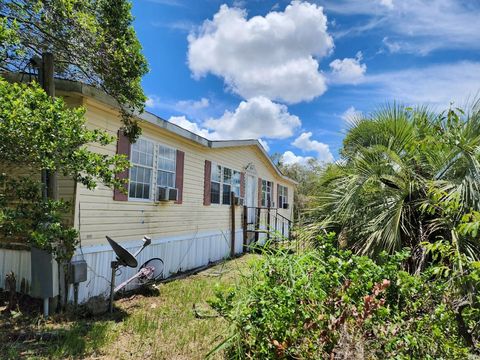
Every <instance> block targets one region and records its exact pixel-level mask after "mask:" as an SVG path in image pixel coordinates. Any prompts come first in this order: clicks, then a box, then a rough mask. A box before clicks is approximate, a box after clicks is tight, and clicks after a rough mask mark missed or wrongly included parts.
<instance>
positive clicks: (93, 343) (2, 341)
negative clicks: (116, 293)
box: [0, 297, 128, 359]
mask: <svg viewBox="0 0 480 360" xmlns="http://www.w3.org/2000/svg"><path fill="white" fill-rule="evenodd" d="M0 305H1V304H0ZM39 305H40V303H39V302H38V301H37V300H35V299H31V298H30V299H28V297H24V298H22V300H21V301H20V302H19V307H18V308H17V310H16V311H12V312H3V313H1V314H0V358H1V359H32V358H35V359H39V358H40V359H42V358H44V359H65V358H80V359H81V358H84V357H85V356H88V355H91V354H96V353H98V352H99V350H100V349H101V348H102V347H104V346H105V345H107V344H108V343H109V342H110V341H113V340H115V338H116V336H117V334H116V333H115V324H116V323H118V322H121V321H123V320H124V319H126V318H127V317H128V313H127V312H125V311H123V310H121V309H119V308H115V311H114V312H113V313H112V314H110V313H106V314H101V315H95V316H94V315H90V314H89V313H88V312H87V311H85V308H84V307H79V308H78V309H76V310H75V311H74V312H73V311H71V310H70V311H67V312H65V313H59V314H52V315H51V316H50V317H49V319H48V320H45V319H43V317H42V316H41V314H40V312H39V310H40V308H41V307H40V306H39Z"/></svg>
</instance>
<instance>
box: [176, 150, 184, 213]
mask: <svg viewBox="0 0 480 360" xmlns="http://www.w3.org/2000/svg"><path fill="white" fill-rule="evenodd" d="M184 168H185V153H184V152H183V151H180V150H177V164H176V167H175V171H176V174H175V186H176V187H177V191H178V193H177V201H175V204H181V203H182V202H183V171H184Z"/></svg>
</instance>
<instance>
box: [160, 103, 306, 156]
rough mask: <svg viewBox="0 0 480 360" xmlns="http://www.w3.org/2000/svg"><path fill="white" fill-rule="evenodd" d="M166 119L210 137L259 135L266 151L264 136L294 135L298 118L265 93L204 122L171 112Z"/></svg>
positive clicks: (298, 123)
mask: <svg viewBox="0 0 480 360" xmlns="http://www.w3.org/2000/svg"><path fill="white" fill-rule="evenodd" d="M168 121H170V122H172V123H174V124H176V125H178V126H181V127H183V128H185V129H187V130H189V131H191V132H193V133H195V134H198V135H200V136H202V137H204V138H207V139H209V140H231V139H258V140H259V141H260V143H261V144H262V146H263V147H264V148H265V150H267V151H269V146H268V142H267V141H266V140H265V138H267V139H284V138H288V137H290V136H292V135H293V133H294V131H295V129H297V128H298V127H300V125H301V121H300V119H299V118H298V117H297V116H295V115H291V114H290V113H289V112H288V110H287V107H286V106H285V105H281V104H277V103H274V102H272V101H270V100H269V99H267V98H264V97H256V98H253V99H250V100H248V101H242V102H241V103H240V104H239V105H238V107H237V108H236V109H235V111H225V113H224V114H223V115H222V116H221V117H219V118H216V119H213V118H210V119H208V120H206V121H205V122H204V123H203V124H199V123H197V122H194V121H191V120H189V119H187V117H185V116H172V117H171V118H170V119H169V120H168Z"/></svg>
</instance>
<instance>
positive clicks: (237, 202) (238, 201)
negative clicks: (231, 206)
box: [235, 196, 245, 206]
mask: <svg viewBox="0 0 480 360" xmlns="http://www.w3.org/2000/svg"><path fill="white" fill-rule="evenodd" d="M244 203H245V200H244V199H243V198H242V197H238V196H235V205H237V206H243V205H244Z"/></svg>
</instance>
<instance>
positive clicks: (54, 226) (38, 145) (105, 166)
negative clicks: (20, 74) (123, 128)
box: [0, 78, 129, 260]
mask: <svg viewBox="0 0 480 360" xmlns="http://www.w3.org/2000/svg"><path fill="white" fill-rule="evenodd" d="M114 140H115V139H114V138H113V137H112V136H110V135H108V134H107V133H106V132H104V131H101V130H88V129H87V127H86V126H85V118H84V109H82V108H80V109H70V108H68V107H67V106H66V104H65V103H64V101H63V100H62V99H60V98H58V99H52V98H50V97H49V96H48V95H47V94H46V93H45V92H44V91H43V90H42V89H41V88H39V86H38V85H36V84H35V83H34V84H31V85H27V84H12V83H9V82H7V81H5V80H2V79H1V78H0V184H2V185H3V186H1V187H0V233H1V234H2V235H3V236H4V237H5V238H7V239H12V238H14V239H18V238H20V239H23V240H27V241H29V242H31V243H32V244H34V245H37V246H39V247H41V248H45V249H48V250H50V251H52V252H54V253H56V252H58V255H60V257H61V258H62V260H69V259H70V258H71V256H72V255H73V251H74V248H75V246H74V245H75V243H76V240H77V238H76V236H73V235H75V234H74V232H72V231H71V230H70V229H69V228H68V226H64V225H63V224H62V216H59V214H61V213H62V211H63V212H64V211H65V204H64V203H63V202H62V201H52V200H49V201H44V200H43V199H42V198H41V195H40V194H41V191H40V189H41V184H40V182H39V181H35V180H34V179H35V178H28V177H25V178H19V179H15V178H13V177H12V176H11V175H10V172H11V171H10V170H11V169H18V168H25V169H28V170H29V172H32V173H37V174H39V173H40V170H50V171H57V172H59V173H61V174H63V175H65V176H68V177H71V178H72V179H74V180H75V181H77V182H80V183H82V184H83V185H85V186H86V187H87V188H89V189H93V188H95V186H96V185H97V181H101V182H102V183H104V184H106V185H108V186H121V185H122V183H121V182H120V181H119V180H118V179H116V177H115V174H116V173H118V172H120V171H123V170H125V169H127V168H128V166H129V162H128V160H127V159H126V158H125V156H123V155H114V156H107V155H102V154H99V153H96V152H92V151H90V150H89V149H88V147H87V145H88V144H92V143H97V144H99V145H107V144H110V143H111V142H113V141H114ZM47 224H48V226H47ZM62 226H63V227H62ZM62 229H63V230H62ZM60 230H62V231H64V232H63V235H65V236H66V235H67V234H68V236H66V237H65V240H67V241H68V243H67V242H63V243H62V242H60V243H58V240H59V238H58V235H59V231H60ZM42 234H43V235H42ZM63 235H62V236H63ZM62 236H60V238H62ZM55 244H57V245H58V246H55ZM65 247H67V248H68V249H69V250H68V252H66V251H65Z"/></svg>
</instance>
